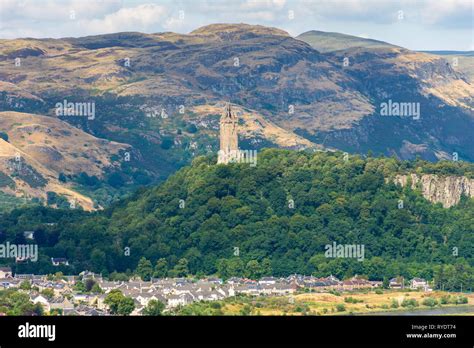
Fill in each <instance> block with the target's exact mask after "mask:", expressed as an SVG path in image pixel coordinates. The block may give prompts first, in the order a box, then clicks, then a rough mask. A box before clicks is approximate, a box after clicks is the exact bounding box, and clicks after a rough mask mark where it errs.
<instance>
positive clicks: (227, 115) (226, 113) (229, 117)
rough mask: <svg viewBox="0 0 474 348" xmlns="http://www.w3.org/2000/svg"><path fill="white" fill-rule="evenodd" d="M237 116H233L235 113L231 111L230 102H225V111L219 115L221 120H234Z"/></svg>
mask: <svg viewBox="0 0 474 348" xmlns="http://www.w3.org/2000/svg"><path fill="white" fill-rule="evenodd" d="M236 120H237V118H236V117H235V115H234V114H233V113H232V108H231V106H230V103H227V105H226V107H225V111H224V115H222V117H221V122H222V121H224V122H225V121H236Z"/></svg>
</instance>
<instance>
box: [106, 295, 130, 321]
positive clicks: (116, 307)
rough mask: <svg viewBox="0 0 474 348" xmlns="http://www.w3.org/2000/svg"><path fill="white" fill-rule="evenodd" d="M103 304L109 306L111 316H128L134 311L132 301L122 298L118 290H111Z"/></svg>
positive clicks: (128, 298) (125, 297)
mask: <svg viewBox="0 0 474 348" xmlns="http://www.w3.org/2000/svg"><path fill="white" fill-rule="evenodd" d="M104 303H105V304H106V305H108V306H109V308H110V312H111V313H112V314H118V315H130V313H132V312H133V310H134V309H135V303H134V302H133V299H132V298H131V297H127V296H124V295H123V294H122V292H121V291H120V290H118V289H113V290H111V291H110V292H109V293H108V294H107V296H106V297H105V300H104Z"/></svg>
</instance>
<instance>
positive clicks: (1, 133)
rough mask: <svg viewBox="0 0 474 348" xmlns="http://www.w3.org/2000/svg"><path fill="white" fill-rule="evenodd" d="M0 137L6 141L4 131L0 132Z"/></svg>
mask: <svg viewBox="0 0 474 348" xmlns="http://www.w3.org/2000/svg"><path fill="white" fill-rule="evenodd" d="M0 139H3V140H5V141H6V142H8V134H7V133H5V132H0Z"/></svg>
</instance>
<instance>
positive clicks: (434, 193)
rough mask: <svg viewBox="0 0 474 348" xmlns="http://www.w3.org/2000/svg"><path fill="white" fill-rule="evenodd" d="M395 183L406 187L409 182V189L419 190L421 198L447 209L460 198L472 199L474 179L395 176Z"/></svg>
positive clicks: (430, 175)
mask: <svg viewBox="0 0 474 348" xmlns="http://www.w3.org/2000/svg"><path fill="white" fill-rule="evenodd" d="M394 181H395V183H396V184H399V185H401V186H406V185H408V184H409V181H411V188H413V189H415V188H418V189H420V190H421V193H422V194H423V197H425V198H426V199H428V200H429V201H430V202H433V203H441V204H443V207H445V208H449V207H451V206H453V205H455V204H457V203H459V200H460V199H461V196H462V195H464V196H467V197H474V179H469V178H466V177H464V176H438V175H434V174H423V175H421V176H420V175H417V174H409V175H397V176H396V177H395V180H394Z"/></svg>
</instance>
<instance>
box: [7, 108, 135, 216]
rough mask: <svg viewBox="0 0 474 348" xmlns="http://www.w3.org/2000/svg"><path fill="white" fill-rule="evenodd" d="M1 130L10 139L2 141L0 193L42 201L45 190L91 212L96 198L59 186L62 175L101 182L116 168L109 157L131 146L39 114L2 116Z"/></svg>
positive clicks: (44, 198)
mask: <svg viewBox="0 0 474 348" xmlns="http://www.w3.org/2000/svg"><path fill="white" fill-rule="evenodd" d="M0 129H1V130H2V132H3V133H4V134H7V135H8V142H7V141H5V140H3V139H0V175H2V177H3V178H4V183H5V184H4V185H0V190H1V191H3V192H4V193H7V194H11V195H14V196H18V197H24V198H38V199H42V200H43V201H46V199H47V197H46V196H47V192H54V193H56V194H58V195H62V196H64V197H66V198H67V200H68V201H69V202H72V201H74V202H75V203H76V204H77V206H82V207H83V208H84V209H87V210H91V209H93V207H94V203H93V202H92V200H91V199H90V198H89V197H87V196H85V195H83V194H81V193H79V192H77V191H75V190H74V188H72V187H71V185H70V184H66V183H65V182H64V181H65V180H63V182H60V181H59V176H60V174H62V175H64V177H65V178H66V177H68V176H69V177H74V176H78V175H79V174H80V173H82V172H84V171H87V173H89V175H91V176H96V177H99V178H103V176H104V173H105V171H106V169H110V167H113V166H114V165H117V163H116V162H115V163H114V162H113V161H112V160H111V158H112V157H113V156H114V155H115V156H116V155H117V154H118V153H119V152H120V151H125V150H126V149H128V148H129V146H128V145H126V144H119V143H115V142H110V141H107V140H103V139H97V138H95V137H94V136H92V135H90V134H87V133H85V132H83V131H82V130H80V129H77V128H75V127H72V126H71V125H69V124H68V123H66V122H63V121H61V120H59V119H57V118H53V117H46V116H40V115H33V114H26V113H19V112H0ZM7 178H10V179H7Z"/></svg>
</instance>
